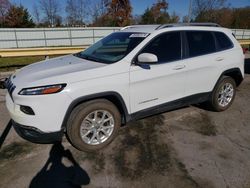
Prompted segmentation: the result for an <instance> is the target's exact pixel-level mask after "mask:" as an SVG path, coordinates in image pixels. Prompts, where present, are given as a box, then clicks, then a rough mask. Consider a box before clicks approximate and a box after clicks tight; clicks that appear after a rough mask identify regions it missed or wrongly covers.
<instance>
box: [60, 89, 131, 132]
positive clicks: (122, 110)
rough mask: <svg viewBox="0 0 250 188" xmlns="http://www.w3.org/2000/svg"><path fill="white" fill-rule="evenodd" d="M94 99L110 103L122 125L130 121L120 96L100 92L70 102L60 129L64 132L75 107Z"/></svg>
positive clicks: (115, 93) (111, 92)
mask: <svg viewBox="0 0 250 188" xmlns="http://www.w3.org/2000/svg"><path fill="white" fill-rule="evenodd" d="M95 99H107V100H109V101H110V102H112V103H113V104H114V105H115V106H116V107H117V108H118V110H119V111H120V113H121V116H122V124H125V123H126V122H128V121H129V120H130V116H129V114H128V110H127V106H126V104H125V102H124V100H123V98H122V96H121V95H120V94H119V93H117V92H114V91H110V92H102V93H97V94H91V95H86V96H83V97H79V98H77V99H75V100H74V101H73V102H71V104H70V105H69V107H68V109H67V111H66V114H65V116H64V119H63V123H62V126H61V127H62V129H64V130H66V126H67V121H68V119H69V116H70V114H71V112H72V111H73V109H74V108H75V107H77V106H78V105H80V104H82V103H84V102H87V101H90V100H95Z"/></svg>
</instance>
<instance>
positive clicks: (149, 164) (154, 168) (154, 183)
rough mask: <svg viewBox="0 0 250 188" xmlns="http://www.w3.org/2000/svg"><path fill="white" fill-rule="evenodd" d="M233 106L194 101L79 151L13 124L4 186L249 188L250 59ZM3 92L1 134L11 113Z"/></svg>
mask: <svg viewBox="0 0 250 188" xmlns="http://www.w3.org/2000/svg"><path fill="white" fill-rule="evenodd" d="M247 58H248V59H247V60H246V63H245V65H246V75H245V80H244V82H243V83H242V85H241V86H240V87H239V88H238V89H237V96H236V99H235V101H234V104H233V105H232V107H231V108H230V109H229V110H227V111H225V112H221V113H215V112H209V111H205V110H203V109H201V108H199V106H190V107H186V108H182V109H179V110H176V111H172V112H168V113H164V114H161V115H157V116H153V117H150V118H146V119H143V120H140V121H137V122H133V123H130V124H128V125H127V126H124V127H122V128H121V130H120V134H119V136H118V137H117V138H116V139H115V140H114V142H112V143H111V144H110V145H109V146H108V147H106V148H104V149H103V150H101V151H100V152H97V153H91V154H90V153H84V152H79V151H77V150H76V149H74V148H73V147H71V146H70V144H69V143H68V142H67V141H66V139H64V141H63V143H58V144H55V145H37V144H32V143H29V142H26V141H24V140H22V139H21V138H19V137H18V136H17V135H16V133H15V132H14V130H13V129H11V130H10V133H9V134H8V136H7V138H6V139H5V142H4V144H3V147H2V149H1V150H0V169H1V170H0V187H8V188H16V187H18V188H26V187H30V188H39V187H55V188H56V187H60V188H64V187H68V188H75V187H77V188H78V187H81V186H82V187H131V188H132V187H171V188H172V187H177V188H181V187H183V188H189V187H202V188H203V187H208V188H213V187H218V188H229V187H230V188H231V187H232V188H249V187H250V160H249V159H250V113H249V111H250V57H249V55H248V57H247ZM3 96H4V92H3V91H0V133H2V132H3V130H4V129H5V128H6V125H7V123H8V120H9V116H8V114H7V112H6V108H5V106H4V97H3Z"/></svg>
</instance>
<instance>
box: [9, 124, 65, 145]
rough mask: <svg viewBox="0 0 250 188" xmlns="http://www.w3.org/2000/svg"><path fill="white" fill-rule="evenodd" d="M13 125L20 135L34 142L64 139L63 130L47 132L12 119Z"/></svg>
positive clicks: (50, 141)
mask: <svg viewBox="0 0 250 188" xmlns="http://www.w3.org/2000/svg"><path fill="white" fill-rule="evenodd" d="M12 125H13V127H14V129H15V131H16V132H17V134H18V135H19V136H20V137H22V138H23V139H25V140H28V141H30V142H33V143H38V144H50V143H54V142H60V141H62V136H63V130H61V131H57V132H50V133H45V132H42V131H41V130H39V129H37V128H34V127H29V126H24V125H20V124H18V123H16V122H15V121H14V120H12Z"/></svg>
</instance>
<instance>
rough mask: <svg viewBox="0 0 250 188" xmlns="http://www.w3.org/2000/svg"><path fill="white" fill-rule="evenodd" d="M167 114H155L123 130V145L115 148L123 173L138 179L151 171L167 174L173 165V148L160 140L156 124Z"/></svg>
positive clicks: (120, 171) (116, 157) (121, 173)
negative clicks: (171, 153)
mask: <svg viewBox="0 0 250 188" xmlns="http://www.w3.org/2000/svg"><path fill="white" fill-rule="evenodd" d="M163 119H164V118H163V116H154V117H150V118H148V119H145V120H141V121H137V122H135V123H133V124H130V125H128V126H129V127H126V128H125V129H123V130H122V131H121V135H122V136H121V139H120V143H121V145H120V146H118V147H116V148H115V149H114V150H115V151H116V152H115V153H114V162H115V167H116V169H117V172H118V173H119V174H120V175H121V176H122V177H129V178H130V179H137V178H139V177H141V176H142V175H145V174H147V173H148V171H150V172H154V173H159V174H163V173H164V171H166V170H167V169H168V168H169V166H170V150H169V147H168V145H167V144H164V143H160V142H159V140H158V135H157V131H156V130H155V128H156V127H157V126H160V125H162V124H163V122H164V121H163Z"/></svg>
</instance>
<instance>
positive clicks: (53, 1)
mask: <svg viewBox="0 0 250 188" xmlns="http://www.w3.org/2000/svg"><path fill="white" fill-rule="evenodd" d="M39 4H40V9H41V11H42V13H43V14H44V19H45V22H47V23H48V24H49V26H50V27H55V25H56V22H57V20H58V17H60V16H59V12H60V6H59V1H58V0H40V1H39Z"/></svg>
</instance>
